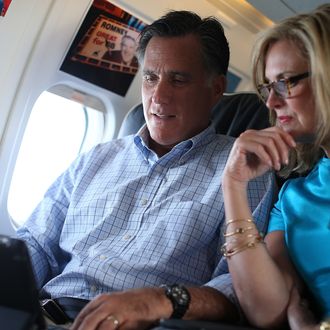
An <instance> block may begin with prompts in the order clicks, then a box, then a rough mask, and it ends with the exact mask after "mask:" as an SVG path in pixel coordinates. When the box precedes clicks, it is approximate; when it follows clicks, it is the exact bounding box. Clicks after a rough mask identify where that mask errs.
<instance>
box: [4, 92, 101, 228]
mask: <svg viewBox="0 0 330 330" xmlns="http://www.w3.org/2000/svg"><path fill="white" fill-rule="evenodd" d="M82 95H84V94H82ZM89 99H90V97H89ZM99 103H100V101H99ZM103 131H104V112H102V111H100V109H94V108H91V107H89V106H86V105H85V104H82V103H79V102H76V101H72V100H70V99H68V98H65V97H62V96H59V95H57V94H54V93H52V92H49V91H46V92H43V93H42V94H41V95H40V97H39V98H38V100H37V101H36V103H35V105H34V107H33V109H32V112H31V115H30V118H29V121H28V124H27V127H26V130H25V133H24V137H23V140H22V144H21V147H20V150H19V153H18V158H17V161H16V165H15V169H14V173H13V177H12V181H11V185H10V190H9V196H8V212H9V214H10V216H11V217H12V219H13V221H14V224H15V225H16V226H19V225H22V223H23V222H24V221H25V220H26V219H27V217H28V216H29V215H30V214H31V212H32V211H33V209H34V208H35V206H36V205H37V204H38V202H39V201H40V200H41V199H42V197H43V194H44V193H45V191H46V190H47V188H48V187H49V186H50V184H51V183H52V182H53V181H54V180H55V179H56V178H57V177H58V176H59V175H60V174H61V173H62V172H63V171H64V170H65V169H66V168H67V167H68V166H69V165H70V163H71V162H72V161H73V160H74V159H75V158H76V157H77V155H78V154H79V153H80V152H85V151H87V150H88V149H90V148H91V147H92V146H93V145H95V144H96V143H98V142H101V140H102V137H103Z"/></svg>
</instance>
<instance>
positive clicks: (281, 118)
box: [277, 116, 292, 125]
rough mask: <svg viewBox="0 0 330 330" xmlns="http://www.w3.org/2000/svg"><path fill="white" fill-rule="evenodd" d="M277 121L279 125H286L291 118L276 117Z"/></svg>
mask: <svg viewBox="0 0 330 330" xmlns="http://www.w3.org/2000/svg"><path fill="white" fill-rule="evenodd" d="M277 120H278V121H279V122H280V124H282V125H283V124H288V123H290V122H291V120H292V117H291V116H278V117H277Z"/></svg>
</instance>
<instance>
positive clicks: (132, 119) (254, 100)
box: [118, 92, 269, 138]
mask: <svg viewBox="0 0 330 330" xmlns="http://www.w3.org/2000/svg"><path fill="white" fill-rule="evenodd" d="M212 121H213V123H214V125H215V128H216V131H217V133H219V134H225V135H230V136H234V137H237V136H239V135H240V134H241V133H242V132H244V131H245V130H247V129H262V128H266V127H269V111H268V108H267V107H266V105H265V104H264V103H263V102H262V101H261V100H260V99H259V97H258V96H257V94H255V93H247V92H240V93H230V94H224V95H223V96H222V98H221V99H220V101H219V102H218V103H217V104H216V105H215V106H214V108H213V109H212ZM144 123H145V119H144V115H143V106H142V103H140V104H138V105H136V106H135V107H133V108H132V109H131V110H130V111H129V112H128V114H127V115H126V117H125V119H124V121H123V123H122V126H121V128H120V131H119V134H118V138H120V137H123V136H126V135H130V134H135V133H136V132H137V131H138V130H139V129H140V128H141V126H142V125H143V124H144Z"/></svg>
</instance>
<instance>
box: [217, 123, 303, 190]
mask: <svg viewBox="0 0 330 330" xmlns="http://www.w3.org/2000/svg"><path fill="white" fill-rule="evenodd" d="M295 146H296V143H295V141H294V139H293V138H292V136H291V135H290V134H288V133H287V132H285V131H283V130H282V129H280V128H278V127H270V128H267V129H264V130H247V131H245V132H244V133H242V134H241V135H240V136H239V137H238V138H237V140H236V141H235V143H234V145H233V148H232V150H231V152H230V155H229V158H228V161H227V164H226V168H225V171H224V176H223V177H224V179H226V180H227V179H228V180H234V181H237V182H241V183H245V184H246V183H247V182H248V181H250V180H251V179H254V178H256V177H257V176H259V175H262V174H264V173H265V172H266V171H267V170H269V169H271V168H274V169H275V170H280V168H281V166H282V165H283V164H288V161H289V150H290V149H291V148H293V147H295Z"/></svg>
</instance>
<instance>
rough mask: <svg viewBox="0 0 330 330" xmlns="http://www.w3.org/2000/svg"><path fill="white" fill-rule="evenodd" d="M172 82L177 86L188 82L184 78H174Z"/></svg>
mask: <svg viewBox="0 0 330 330" xmlns="http://www.w3.org/2000/svg"><path fill="white" fill-rule="evenodd" d="M172 82H173V84H175V85H184V84H185V83H186V82H187V80H186V79H183V78H180V77H174V78H173V79H172Z"/></svg>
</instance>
